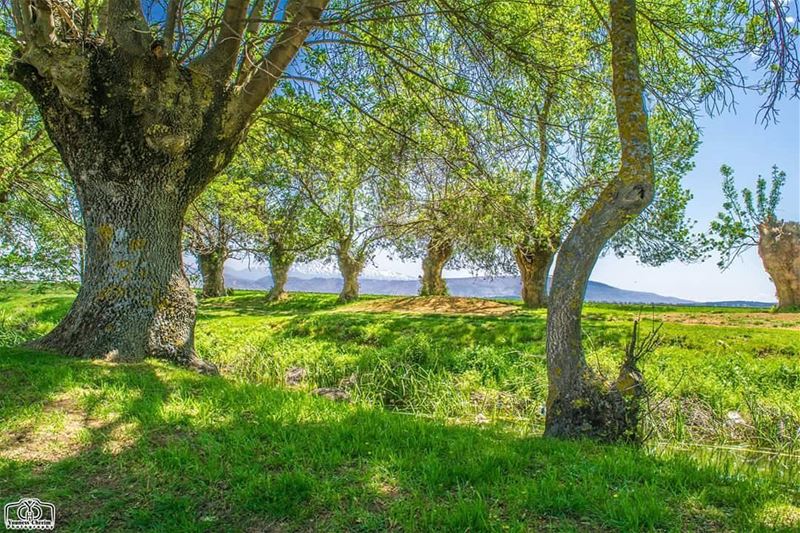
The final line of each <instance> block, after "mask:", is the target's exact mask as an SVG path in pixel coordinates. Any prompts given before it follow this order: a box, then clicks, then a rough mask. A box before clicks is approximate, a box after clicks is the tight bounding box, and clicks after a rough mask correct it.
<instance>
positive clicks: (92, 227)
mask: <svg viewBox="0 0 800 533" xmlns="http://www.w3.org/2000/svg"><path fill="white" fill-rule="evenodd" d="M77 190H78V195H79V198H80V202H81V208H82V212H83V220H84V225H85V228H86V265H85V271H84V277H83V284H82V285H81V288H80V290H79V291H78V296H77V298H76V299H75V301H74V303H73V305H72V308H71V309H70V310H69V312H68V314H67V315H66V317H64V319H63V320H62V321H61V322H60V323H59V324H58V326H56V328H55V329H54V330H53V331H52V332H50V333H49V334H48V335H46V336H45V337H43V338H41V339H39V340H38V341H35V342H34V343H32V344H33V346H35V347H37V348H40V349H45V350H52V351H56V352H59V353H63V354H66V355H71V356H76V357H85V358H104V359H108V360H114V361H137V360H141V359H142V358H143V357H146V356H152V357H161V358H164V359H169V360H171V361H174V362H176V363H178V364H181V365H185V366H192V367H195V368H197V369H199V370H202V371H208V372H213V371H214V370H215V369H214V367H213V366H212V365H209V364H207V363H205V362H203V361H201V360H200V359H198V358H197V356H196V355H195V352H194V319H195V305H196V301H195V297H194V293H193V291H192V289H191V288H190V287H189V282H188V280H187V279H186V276H185V275H184V272H183V263H182V257H181V229H182V222H183V215H184V211H185V209H186V205H185V204H186V202H181V201H179V199H177V198H175V196H174V195H172V194H168V193H166V192H160V193H159V192H158V191H157V190H154V189H152V188H145V187H142V186H140V185H139V184H127V185H125V184H109V183H108V182H101V183H95V182H90V183H85V182H80V186H78V187H77Z"/></svg>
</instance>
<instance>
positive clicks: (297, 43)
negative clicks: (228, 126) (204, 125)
mask: <svg viewBox="0 0 800 533" xmlns="http://www.w3.org/2000/svg"><path fill="white" fill-rule="evenodd" d="M327 4H328V0H291V1H290V3H289V5H287V6H286V12H287V19H288V20H290V22H289V25H288V26H287V27H286V29H284V30H283V31H282V32H281V33H280V34H279V35H278V37H277V39H276V41H275V43H274V44H273V45H272V48H270V50H269V53H267V56H266V57H265V58H264V59H263V60H262V61H260V62H259V64H258V66H257V68H256V70H255V72H254V73H253V74H252V76H250V78H249V79H248V80H247V81H246V82H245V83H244V86H243V87H242V88H241V93H240V98H239V99H238V100H235V101H234V102H233V105H234V106H235V107H234V108H233V109H231V115H232V117H231V118H232V119H233V120H232V123H233V124H236V125H239V126H236V127H237V128H238V127H241V125H242V124H244V122H246V120H247V118H248V117H249V116H250V115H251V114H252V113H253V112H254V111H255V110H256V109H257V108H258V106H259V105H261V102H263V101H264V99H266V98H267V96H269V94H270V93H271V92H272V90H273V89H274V88H275V85H276V84H277V83H278V80H279V79H280V77H281V75H282V74H283V72H284V71H285V70H286V68H287V67H288V66H289V63H291V61H292V59H294V57H295V56H296V55H297V51H298V50H300V47H302V46H303V43H304V42H305V40H306V37H307V36H308V34H309V33H310V32H311V30H312V28H313V27H314V25H315V24H316V23H317V22H318V21H319V19H320V17H321V16H322V12H323V10H324V9H325V7H326V6H327Z"/></svg>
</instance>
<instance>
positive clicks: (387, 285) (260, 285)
mask: <svg viewBox="0 0 800 533" xmlns="http://www.w3.org/2000/svg"><path fill="white" fill-rule="evenodd" d="M256 273H257V272H254V271H247V270H244V271H237V270H234V269H225V283H226V284H227V286H229V287H232V288H234V289H256V290H268V289H269V288H270V287H271V286H272V278H271V277H270V276H269V275H263V273H258V274H259V276H260V277H257V276H255V275H254V274H256ZM419 286H420V283H419V280H413V279H392V278H386V279H374V278H362V279H361V292H362V293H364V294H383V295H389V296H415V295H417V294H418V293H419ZM521 286H522V283H521V281H520V278H519V277H518V276H497V277H471V278H450V279H447V287H448V289H449V290H450V294H451V295H453V296H473V297H479V298H514V299H519V297H520V296H519V294H520V289H521ZM341 289H342V280H341V278H339V277H330V276H324V277H308V278H307V277H297V276H290V277H289V281H288V282H287V284H286V290H288V291H290V292H327V293H337V292H339V291H340V290H341ZM585 299H586V301H590V302H601V303H632V304H637V303H639V304H666V305H719V306H730V307H769V306H771V305H772V304H770V303H765V302H744V301H729V302H694V301H692V300H685V299H683V298H676V297H674V296H664V295H661V294H656V293H652V292H640V291H631V290H626V289H619V288H617V287H612V286H611V285H607V284H605V283H599V282H597V281H590V282H589V286H588V287H587V289H586V298H585Z"/></svg>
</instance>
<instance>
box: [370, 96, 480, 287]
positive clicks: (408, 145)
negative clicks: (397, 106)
mask: <svg viewBox="0 0 800 533" xmlns="http://www.w3.org/2000/svg"><path fill="white" fill-rule="evenodd" d="M412 105H413V104H412ZM416 115H417V116H420V117H421V118H420V119H418V121H417V123H416V124H414V125H413V126H412V127H411V128H410V130H409V131H408V132H406V137H407V141H406V142H404V149H403V150H402V152H400V153H399V154H398V155H397V156H396V157H394V158H393V159H392V160H393V162H394V164H395V166H396V169H394V172H396V174H397V181H396V183H397V184H398V185H399V186H397V187H392V188H387V189H386V190H384V191H383V195H382V199H381V203H382V205H383V206H384V207H383V209H382V211H383V212H384V213H395V214H396V215H398V216H399V217H400V219H398V220H395V221H394V224H390V225H387V228H388V229H394V230H395V231H394V232H393V234H392V235H390V236H389V241H390V242H391V244H392V246H393V247H394V248H395V249H396V250H397V251H398V252H399V254H400V256H401V257H403V258H407V259H408V258H413V259H421V260H422V276H421V285H420V295H421V296H442V295H446V294H447V283H446V282H445V280H444V278H443V275H442V272H443V270H444V268H445V266H446V265H448V264H450V265H451V266H454V267H456V268H460V267H464V266H467V265H468V264H469V263H470V252H471V251H472V249H473V248H475V244H474V243H475V242H476V241H480V240H481V235H479V233H480V230H481V228H482V226H483V225H482V224H481V222H482V221H483V219H485V218H486V217H487V216H489V215H490V212H489V210H488V209H487V208H486V203H485V201H484V198H483V194H482V193H483V191H482V190H481V189H478V188H476V187H473V186H472V183H473V182H474V181H476V180H474V179H472V180H471V179H469V177H468V176H467V174H468V173H470V172H474V169H473V167H472V166H471V165H470V164H469V163H468V160H469V158H470V157H471V156H472V155H473V154H472V153H471V150H470V147H469V144H470V141H469V139H468V138H467V137H466V136H465V135H463V134H461V132H462V131H463V130H464V129H465V128H468V127H469V126H470V124H467V120H466V118H465V117H463V116H458V115H457V114H456V113H454V112H453V111H452V110H451V111H450V112H444V111H443V110H442V109H436V110H434V109H430V108H429V109H427V110H426V111H420V112H418V113H416ZM472 126H475V124H472Z"/></svg>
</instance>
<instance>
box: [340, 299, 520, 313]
mask: <svg viewBox="0 0 800 533" xmlns="http://www.w3.org/2000/svg"><path fill="white" fill-rule="evenodd" d="M517 310H519V307H518V306H515V305H510V304H506V303H502V302H495V301H492V300H484V299H482V298H462V297H456V296H412V297H403V298H381V299H380V300H371V301H366V302H357V303H355V304H352V305H348V306H345V307H340V308H339V309H338V311H342V312H372V313H416V314H441V315H448V314H459V315H482V316H498V315H507V314H510V313H514V312H515V311H517Z"/></svg>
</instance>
